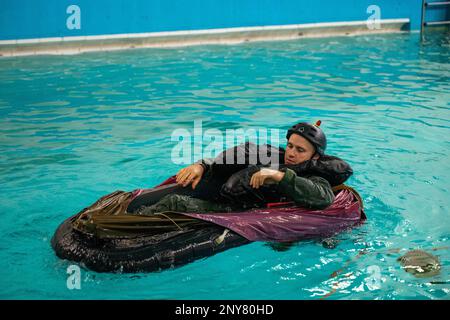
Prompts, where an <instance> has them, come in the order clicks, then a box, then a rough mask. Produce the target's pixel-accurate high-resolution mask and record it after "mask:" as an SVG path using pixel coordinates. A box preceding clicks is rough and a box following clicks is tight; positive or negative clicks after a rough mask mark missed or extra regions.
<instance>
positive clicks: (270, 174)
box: [250, 168, 284, 189]
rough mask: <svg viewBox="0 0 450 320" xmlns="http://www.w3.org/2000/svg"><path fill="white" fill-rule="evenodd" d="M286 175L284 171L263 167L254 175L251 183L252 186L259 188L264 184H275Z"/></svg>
mask: <svg viewBox="0 0 450 320" xmlns="http://www.w3.org/2000/svg"><path fill="white" fill-rule="evenodd" d="M283 177H284V172H281V171H278V170H273V169H268V168H263V169H261V170H260V171H258V172H256V173H255V174H253V175H252V178H251V179H250V185H251V186H252V188H255V189H258V188H259V187H260V186H262V185H263V184H275V183H278V182H280V181H281V180H282V179H283Z"/></svg>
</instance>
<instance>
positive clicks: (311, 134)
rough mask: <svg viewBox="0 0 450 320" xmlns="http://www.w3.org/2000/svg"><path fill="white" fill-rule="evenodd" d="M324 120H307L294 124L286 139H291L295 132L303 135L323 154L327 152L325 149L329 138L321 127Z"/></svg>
mask: <svg viewBox="0 0 450 320" xmlns="http://www.w3.org/2000/svg"><path fill="white" fill-rule="evenodd" d="M321 123H322V122H321V121H320V120H319V121H317V122H316V124H309V123H306V122H300V123H297V124H296V125H295V126H292V128H290V129H289V130H288V132H287V134H286V139H288V140H289V138H290V137H291V135H292V134H293V133H295V134H298V135H299V136H302V137H303V138H305V139H306V140H308V141H309V142H311V144H312V145H313V146H314V147H315V148H316V152H317V153H318V154H319V155H321V156H323V155H324V154H325V149H326V148H327V138H326V137H325V133H324V132H323V131H322V129H320V124H321Z"/></svg>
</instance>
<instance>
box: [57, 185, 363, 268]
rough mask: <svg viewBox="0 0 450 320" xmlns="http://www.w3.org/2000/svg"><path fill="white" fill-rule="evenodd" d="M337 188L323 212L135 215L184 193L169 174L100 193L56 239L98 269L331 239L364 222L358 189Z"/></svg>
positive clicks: (284, 207)
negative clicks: (142, 185) (152, 183)
mask: <svg viewBox="0 0 450 320" xmlns="http://www.w3.org/2000/svg"><path fill="white" fill-rule="evenodd" d="M184 189H189V188H184ZM333 190H334V192H335V196H336V197H335V200H334V202H333V204H332V205H331V206H330V207H328V208H327V209H324V210H311V209H304V208H300V207H298V206H295V205H294V204H293V203H269V204H268V205H267V207H265V208H257V209H251V210H246V211H241V212H224V213H208V214H206V213H182V212H161V213H157V214H155V215H152V216H141V215H136V214H133V212H134V211H135V210H137V208H139V207H140V206H141V205H143V204H151V203H154V202H156V201H158V199H161V198H162V197H163V196H165V195H166V194H169V193H171V192H179V191H180V187H178V186H177V185H176V183H175V178H174V177H171V178H169V179H168V180H166V181H165V182H163V183H162V184H160V185H158V186H156V187H154V188H151V189H137V190H134V191H132V192H124V191H116V192H113V193H111V194H108V195H106V196H104V197H102V198H100V199H99V200H98V201H96V202H95V203H94V204H92V205H91V206H89V207H87V208H85V209H83V210H82V211H80V212H79V213H78V214H76V215H74V216H72V217H70V218H68V219H67V220H66V221H64V222H63V223H62V224H61V225H60V226H59V227H58V229H57V230H56V232H55V234H54V236H53V238H52V240H51V244H52V247H53V249H54V250H55V252H56V254H57V256H58V257H60V258H62V259H67V260H70V261H73V262H77V263H80V264H81V265H83V266H85V267H87V268H89V269H91V270H94V271H97V272H151V271H159V270H162V269H167V268H172V267H177V266H181V265H184V264H186V263H189V262H191V261H194V260H196V259H200V258H204V257H208V256H211V255H213V254H215V253H218V252H221V251H224V250H227V249H230V248H233V247H237V246H241V245H244V244H247V243H249V242H252V241H277V242H283V241H298V240H302V239H311V238H316V237H328V236H331V235H334V234H336V233H337V232H340V231H343V230H346V229H349V228H351V227H354V226H356V225H358V224H360V223H362V221H363V220H364V219H365V215H364V211H363V205H362V200H361V198H360V197H359V195H358V193H357V192H356V191H355V190H353V189H352V188H350V187H347V186H344V185H341V186H338V187H334V188H333Z"/></svg>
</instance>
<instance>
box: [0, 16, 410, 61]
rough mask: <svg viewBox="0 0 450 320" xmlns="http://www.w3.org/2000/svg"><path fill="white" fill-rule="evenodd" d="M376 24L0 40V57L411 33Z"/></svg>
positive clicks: (405, 27) (404, 26) (404, 23)
mask: <svg viewBox="0 0 450 320" xmlns="http://www.w3.org/2000/svg"><path fill="white" fill-rule="evenodd" d="M377 22H379V28H372V29H371V28H369V23H370V22H369V21H341V22H326V23H308V24H291V25H275V26H255V27H239V28H222V29H204V30H187V31H165V32H149V33H128V34H112V35H95V36H77V37H52V38H36V39H18V40H0V56H1V57H15V56H29V55H73V54H80V53H84V52H95V51H115V50H126V49H134V48H176V47H186V46H196V45H233V44H239V43H245V42H256V41H282V40H295V39H303V38H318V37H334V36H355V35H365V34H381V33H396V32H397V33H398V32H410V20H409V19H408V18H405V19H381V20H379V21H377Z"/></svg>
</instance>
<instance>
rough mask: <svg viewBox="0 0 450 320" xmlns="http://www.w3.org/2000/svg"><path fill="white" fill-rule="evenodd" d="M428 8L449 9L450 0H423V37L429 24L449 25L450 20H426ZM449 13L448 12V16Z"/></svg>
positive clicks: (421, 32)
mask: <svg viewBox="0 0 450 320" xmlns="http://www.w3.org/2000/svg"><path fill="white" fill-rule="evenodd" d="M428 8H439V9H445V10H448V9H449V8H450V1H437V2H430V1H427V0H422V20H421V23H420V34H421V36H422V39H423V34H424V31H425V30H424V29H425V27H428V26H440V25H449V24H450V21H448V20H442V21H425V18H426V11H427V9H428ZM448 16H449V14H448V13H447V17H448Z"/></svg>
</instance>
